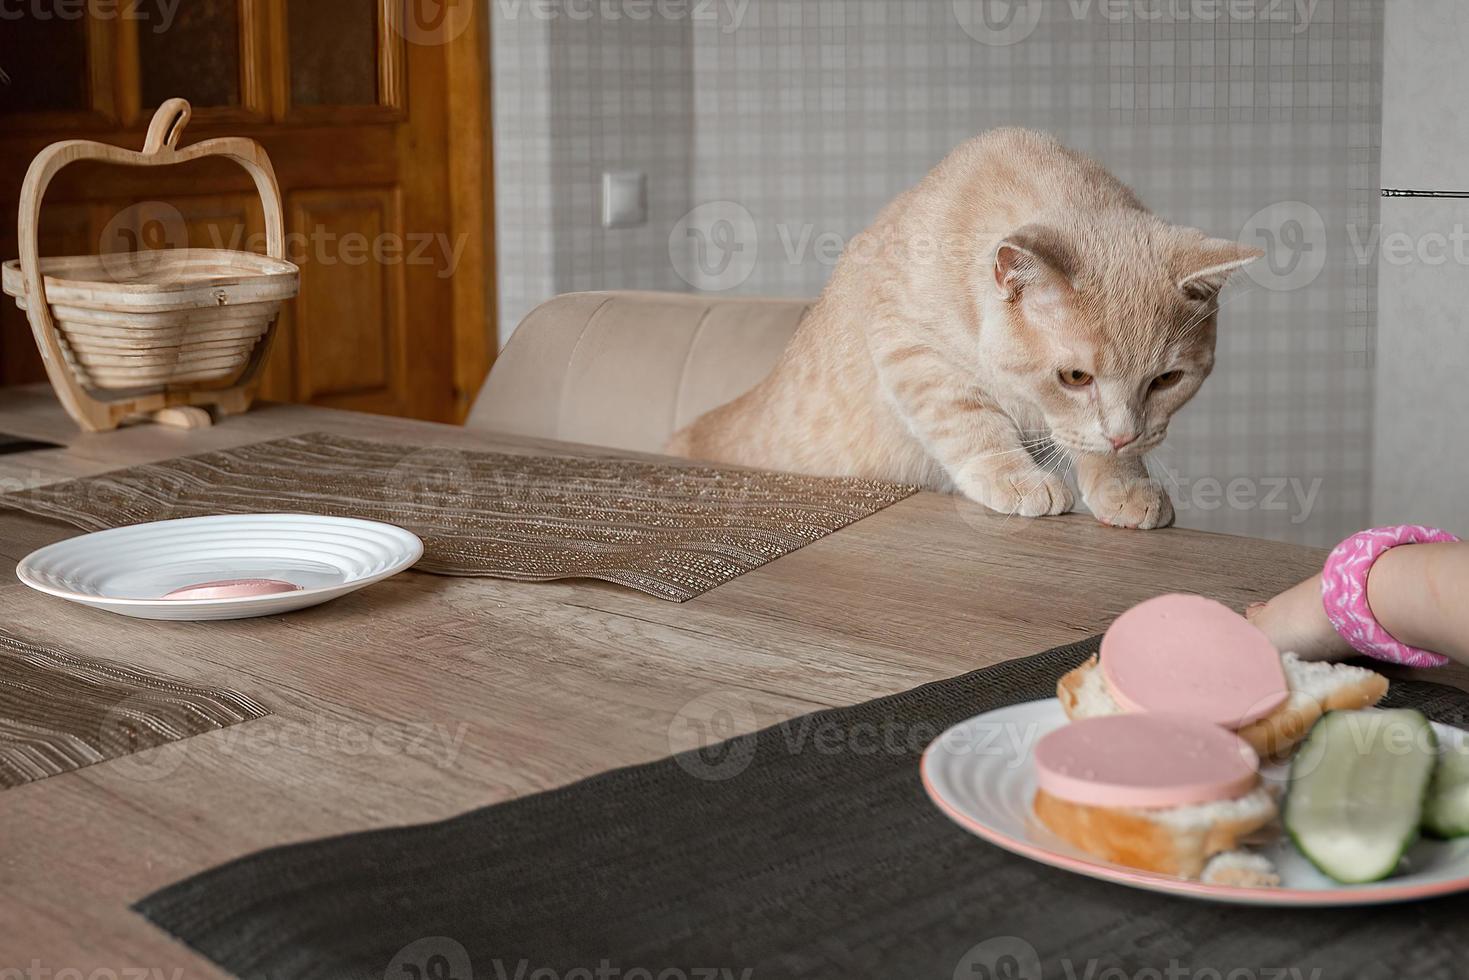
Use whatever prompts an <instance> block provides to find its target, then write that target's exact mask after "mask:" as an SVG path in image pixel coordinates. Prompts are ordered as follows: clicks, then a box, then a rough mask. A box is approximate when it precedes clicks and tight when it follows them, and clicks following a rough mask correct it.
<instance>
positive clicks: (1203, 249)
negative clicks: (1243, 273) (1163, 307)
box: [1177, 238, 1265, 303]
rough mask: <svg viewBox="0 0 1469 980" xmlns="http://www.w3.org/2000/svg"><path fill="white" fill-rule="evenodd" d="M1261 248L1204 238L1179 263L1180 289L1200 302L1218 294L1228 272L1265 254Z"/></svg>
mask: <svg viewBox="0 0 1469 980" xmlns="http://www.w3.org/2000/svg"><path fill="white" fill-rule="evenodd" d="M1264 254H1265V253H1264V251H1262V250H1261V249H1258V248H1251V247H1250V246H1248V245H1241V244H1240V243H1239V242H1232V241H1230V240H1229V239H1227V238H1206V239H1204V240H1203V241H1200V242H1198V243H1196V244H1193V245H1190V246H1189V248H1188V249H1186V250H1185V252H1184V255H1183V257H1182V262H1181V263H1180V265H1181V266H1182V268H1183V269H1184V270H1185V271H1184V273H1183V275H1181V276H1180V277H1179V278H1178V280H1177V283H1178V289H1179V292H1181V293H1183V295H1185V296H1187V297H1188V298H1189V299H1192V300H1197V301H1199V302H1201V303H1203V302H1208V301H1209V300H1212V299H1214V298H1215V297H1216V296H1218V295H1219V291H1220V290H1221V289H1223V288H1224V284H1225V283H1226V282H1228V281H1229V275H1230V273H1232V272H1234V271H1235V270H1236V269H1241V268H1243V267H1245V266H1247V265H1249V264H1250V263H1251V262H1253V261H1255V260H1256V259H1258V258H1259V257H1260V256H1262V255H1264Z"/></svg>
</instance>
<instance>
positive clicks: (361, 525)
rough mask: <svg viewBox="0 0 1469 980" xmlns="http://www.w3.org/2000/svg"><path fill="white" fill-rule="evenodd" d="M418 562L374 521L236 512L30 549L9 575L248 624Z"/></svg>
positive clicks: (148, 607)
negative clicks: (197, 595) (207, 594)
mask: <svg viewBox="0 0 1469 980" xmlns="http://www.w3.org/2000/svg"><path fill="white" fill-rule="evenodd" d="M422 555H423V542H422V541H420V540H419V539H418V536H417V535H415V534H411V533H410V532H408V531H405V530H403V529H402V528H400V527H394V526H393V525H391V524H382V523H379V522H377V521H363V520H358V519H356V518H352V517H318V516H314V515H310V514H239V515H234V514H231V515H221V516H218V517H188V518H184V519H182V520H177V521H155V522H153V523H151V524H132V525H129V526H127V527H116V528H112V529H110V530H107V531H97V532H94V533H92V534H84V535H82V536H81V537H78V538H68V539H67V540H65V541H58V542H56V543H55V544H52V545H47V546H46V547H44V548H41V549H39V550H37V551H33V552H31V553H30V554H29V555H27V556H26V557H25V558H24V559H22V560H21V563H20V565H19V566H18V567H17V568H16V570H15V574H16V575H17V576H18V577H19V578H20V580H21V581H22V582H24V583H25V584H26V585H29V586H30V587H31V588H33V589H36V590H38V591H40V592H45V593H46V594H47V595H54V596H57V597H59V598H62V599H67V600H69V601H71V602H80V603H82V604H83V605H86V606H92V607H93V608H96V609H106V610H107V611H109V612H115V613H121V614H122V615H124V616H136V617H138V618H140V619H172V620H204V619H244V618H246V617H249V616H269V615H272V614H274V613H282V612H288V611H290V610H292V609H303V608H305V607H306V606H314V605H317V604H318V603H322V602H326V601H327V600H329V599H335V598H336V597H337V596H340V595H345V594H347V593H348V592H353V591H356V590H357V589H360V588H362V587H363V586H365V585H371V584H372V583H373V582H377V581H379V580H381V579H385V578H387V577H388V576H389V575H394V574H396V573H398V572H401V571H402V570H403V569H405V568H407V567H409V566H410V565H412V564H413V563H414V562H416V561H418V559H419V558H420V557H421V556H422ZM254 578H259V579H280V580H283V581H287V582H291V583H294V584H295V585H299V586H301V588H300V589H298V590H297V591H294V592H281V593H276V594H273V595H257V596H247V597H240V598H228V599H162V598H160V597H161V596H164V595H166V594H167V593H169V592H172V591H173V590H175V589H180V588H184V587H186V586H190V585H198V584H200V583H203V582H211V581H219V580H226V579H254Z"/></svg>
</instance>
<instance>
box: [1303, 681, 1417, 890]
mask: <svg viewBox="0 0 1469 980" xmlns="http://www.w3.org/2000/svg"><path fill="white" fill-rule="evenodd" d="M1437 761H1438V741H1437V739H1436V738H1435V736H1434V734H1433V726H1432V725H1430V724H1429V723H1428V719H1427V718H1424V717H1423V715H1422V713H1421V712H1418V711H1413V710H1411V709H1406V708H1400V709H1396V710H1391V711H1382V710H1377V709H1369V710H1366V711H1331V712H1328V713H1327V714H1326V715H1325V716H1324V717H1322V718H1321V720H1319V721H1317V722H1316V724H1315V725H1314V726H1313V727H1312V728H1311V733H1310V734H1309V735H1307V736H1306V741H1305V743H1304V744H1303V745H1302V746H1301V750H1300V751H1299V752H1298V753H1296V757H1295V760H1294V761H1293V762H1292V763H1291V778H1290V789H1289V791H1288V792H1287V794H1286V798H1285V813H1284V822H1285V829H1286V832H1287V833H1289V834H1290V836H1291V839H1292V840H1293V841H1295V845H1296V847H1297V848H1299V849H1300V851H1301V853H1302V854H1304V855H1306V857H1307V858H1309V859H1310V861H1311V863H1312V864H1314V865H1316V867H1318V868H1320V869H1321V870H1322V871H1323V872H1325V873H1326V874H1328V875H1330V876H1331V877H1332V878H1335V879H1336V880H1337V881H1340V882H1343V883H1346V884H1357V883H1361V882H1367V881H1377V880H1379V879H1382V878H1386V877H1387V876H1388V875H1390V874H1392V872H1393V869H1395V868H1396V867H1397V866H1398V861H1399V860H1401V859H1402V856H1403V852H1404V851H1406V850H1407V849H1408V847H1409V845H1411V844H1412V843H1413V841H1415V840H1416V839H1417V838H1418V826H1419V824H1420V823H1421V822H1422V817H1423V802H1424V796H1425V795H1426V793H1427V790H1428V784H1429V781H1430V780H1431V779H1432V777H1433V769H1434V765H1435V764H1436V762H1437Z"/></svg>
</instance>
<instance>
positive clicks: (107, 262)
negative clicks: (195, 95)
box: [3, 99, 300, 432]
mask: <svg viewBox="0 0 1469 980" xmlns="http://www.w3.org/2000/svg"><path fill="white" fill-rule="evenodd" d="M189 114H190V109H189V103H187V102H186V101H184V100H183V99H170V100H169V101H168V102H165V103H164V104H163V105H162V106H160V107H159V109H158V112H157V113H155V114H154V116H153V121H152V123H151V124H150V125H149V127H148V136H147V138H146V140H145V142H144V144H143V150H142V152H141V153H139V152H137V151H135V150H127V149H123V148H121V147H117V146H109V145H107V144H105V143H94V142H91V141H89V140H66V141H63V142H60V143H53V144H52V145H51V146H49V147H47V148H46V149H45V150H43V151H41V153H40V155H39V156H37V157H36V159H35V160H33V161H32V162H31V166H30V170H29V171H27V173H26V179H25V184H24V185H23V186H22V188H21V197H20V222H19V235H18V238H17V241H18V242H19V243H20V258H19V259H17V260H12V261H10V262H6V263H5V265H4V269H3V283H4V288H5V292H6V293H8V294H10V295H11V296H14V297H15V299H16V303H17V304H19V306H20V307H21V309H23V310H25V312H26V316H27V318H28V319H29V320H30V324H31V331H32V333H34V334H35V337H36V344H37V345H38V346H39V347H40V349H41V357H42V358H43V359H44V361H45V364H46V374H47V376H48V377H49V378H50V379H51V385H52V387H54V388H55V389H56V394H57V395H58V396H59V397H60V399H61V403H62V405H64V406H65V407H66V410H67V412H69V413H70V414H71V416H72V418H74V419H76V421H77V423H78V424H79V425H80V426H81V427H82V428H83V429H85V430H87V431H89V432H98V431H104V430H107V429H115V428H117V426H118V425H119V424H120V423H121V422H122V421H123V420H125V419H128V418H133V417H138V416H151V417H152V418H153V419H154V420H155V421H158V422H163V423H165V424H170V425H178V426H184V427H188V428H195V427H199V426H204V425H209V424H210V423H211V421H212V419H211V417H210V415H209V413H208V412H207V411H206V410H205V408H204V407H203V406H210V405H212V406H214V407H215V409H216V410H217V411H218V412H220V413H221V414H225V415H229V414H234V413H237V412H243V411H245V410H246V409H247V408H249V407H250V400H251V398H252V397H253V395H254V391H255V387H256V385H257V384H258V383H259V380H260V369H261V367H262V366H263V365H264V363H265V359H266V356H267V355H268V354H269V353H270V342H271V338H272V335H273V334H274V332H275V324H276V320H277V318H278V316H279V314H280V309H281V304H282V303H284V302H285V301H286V300H289V299H290V298H291V297H293V296H295V295H296V292H297V289H298V288H299V284H300V273H299V270H298V269H297V268H296V266H295V265H293V264H292V263H290V262H288V261H286V259H285V229H284V225H283V222H282V216H281V196H280V188H279V186H278V185H277V184H276V179H275V171H274V170H272V169H271V166H270V158H269V157H267V156H266V155H265V151H264V150H263V149H262V148H261V147H260V144H258V143H256V142H255V141H254V140H250V139H244V138H234V137H232V138H225V139H212V140H206V141H204V142H202V143H196V144H194V145H193V146H189V147H186V148H184V149H179V148H178V143H179V138H180V136H181V135H182V134H183V130H184V126H185V125H186V124H187V123H188V121H189ZM208 156H222V157H226V158H228V159H231V160H234V161H235V162H236V163H238V164H239V165H240V166H242V167H244V168H245V170H246V171H247V172H248V173H249V174H250V176H251V177H252V178H254V180H255V187H256V189H257V190H258V191H259V193H260V198H261V202H262V204H263V205H264V210H265V241H266V253H267V254H265V255H257V254H255V253H254V252H239V251H231V250H227V249H203V248H171V249H159V250H156V251H141V252H123V253H114V254H110V255H85V256H70V257H66V258H46V259H43V258H41V257H40V256H39V255H38V254H37V242H36V234H37V227H38V225H39V221H40V215H41V201H42V198H44V196H45V194H46V188H47V186H48V185H50V183H51V180H52V178H54V177H55V176H56V174H57V173H58V172H59V171H60V170H61V169H62V168H63V167H66V166H67V165H69V164H72V163H75V162H77V161H79V160H100V161H103V162H105V163H113V164H122V165H124V166H133V167H162V166H168V165H170V164H176V163H187V162H189V161H191V160H198V159H200V158H201V157H208Z"/></svg>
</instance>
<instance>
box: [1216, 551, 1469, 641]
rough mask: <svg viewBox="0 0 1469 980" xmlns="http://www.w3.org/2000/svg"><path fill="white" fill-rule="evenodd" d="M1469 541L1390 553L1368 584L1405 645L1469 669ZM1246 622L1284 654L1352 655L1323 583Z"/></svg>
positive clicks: (1260, 608) (1258, 609) (1316, 581)
mask: <svg viewBox="0 0 1469 980" xmlns="http://www.w3.org/2000/svg"><path fill="white" fill-rule="evenodd" d="M1466 597H1469V541H1464V542H1453V543H1448V542H1441V543H1436V544H1415V545H1409V546H1407V547H1403V548H1392V549H1391V550H1389V551H1387V552H1384V553H1383V555H1382V556H1381V557H1380V558H1378V559H1377V561H1376V563H1375V564H1373V566H1372V571H1371V573H1370V574H1369V576H1368V578H1367V603H1368V605H1369V606H1370V607H1371V609H1372V614H1373V616H1374V617H1375V618H1376V619H1377V622H1378V625H1380V626H1381V627H1382V628H1383V629H1384V630H1386V631H1387V633H1388V635H1390V636H1391V637H1393V638H1394V639H1395V640H1397V641H1398V642H1399V643H1403V644H1406V645H1407V646H1409V647H1416V648H1418V649H1422V650H1431V651H1433V652H1434V653H1441V654H1443V655H1444V656H1446V657H1451V658H1453V659H1454V660H1457V661H1459V662H1460V663H1464V664H1469V601H1466ZM1245 617H1246V618H1247V619H1249V621H1250V622H1252V623H1254V624H1255V625H1256V626H1258V627H1260V629H1262V630H1264V631H1265V635H1266V636H1268V637H1270V641H1271V642H1272V643H1274V644H1275V648H1276V649H1277V650H1279V651H1280V652H1281V653H1285V652H1286V651H1288V650H1291V651H1294V652H1295V653H1296V654H1297V655H1299V656H1300V657H1301V659H1303V660H1341V659H1344V658H1346V657H1350V656H1353V655H1354V653H1353V650H1352V648H1351V647H1350V646H1349V645H1348V644H1347V642H1346V641H1345V640H1343V639H1342V638H1341V637H1340V636H1338V635H1337V632H1336V630H1334V629H1332V626H1331V622H1330V621H1329V620H1328V619H1327V618H1326V609H1325V607H1324V606H1323V605H1322V602H1321V576H1320V575H1313V576H1311V577H1310V578H1308V579H1306V581H1304V582H1302V583H1301V584H1299V585H1294V586H1291V587H1290V588H1289V589H1286V590H1285V591H1284V592H1282V593H1281V594H1280V595H1278V596H1276V597H1275V598H1274V599H1271V600H1270V601H1269V602H1259V603H1256V604H1255V605H1253V606H1251V607H1250V608H1248V609H1246V610H1245Z"/></svg>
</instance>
